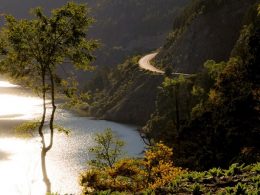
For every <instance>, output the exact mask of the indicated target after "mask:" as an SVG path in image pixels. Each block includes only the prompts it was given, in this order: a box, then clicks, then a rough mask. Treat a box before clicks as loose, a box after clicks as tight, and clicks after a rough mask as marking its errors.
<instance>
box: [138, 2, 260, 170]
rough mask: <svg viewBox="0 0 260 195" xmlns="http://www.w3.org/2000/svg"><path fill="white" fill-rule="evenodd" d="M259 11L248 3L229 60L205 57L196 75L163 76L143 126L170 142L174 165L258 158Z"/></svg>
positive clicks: (200, 165)
mask: <svg viewBox="0 0 260 195" xmlns="http://www.w3.org/2000/svg"><path fill="white" fill-rule="evenodd" d="M258 9H259V7H258ZM259 16H260V15H259V13H257V5H254V4H252V7H251V9H249V11H248V12H247V14H246V17H245V18H244V19H245V20H244V21H245V22H244V23H243V27H242V28H241V29H240V33H239V37H238V38H237V41H236V43H235V44H234V48H233V49H232V52H231V54H230V56H229V59H228V60H227V61H222V62H216V61H214V60H208V61H206V62H205V63H203V64H204V65H203V64H202V65H201V66H203V67H204V68H203V70H202V71H201V72H199V73H197V74H196V75H195V76H191V77H186V78H184V77H180V78H171V77H166V78H165V80H164V82H163V84H162V88H161V90H160V93H159V96H158V101H157V108H156V112H155V113H154V114H153V117H152V118H151V120H150V121H149V122H148V123H147V125H146V126H145V127H144V128H143V131H144V133H145V134H147V136H148V137H149V138H151V139H155V140H156V141H160V140H164V141H165V142H166V143H168V144H169V145H171V146H172V147H173V148H174V149H175V159H174V160H175V163H176V164H178V165H181V166H184V167H189V168H193V169H205V168H210V167H212V166H224V167H227V166H228V165H230V164H231V163H232V162H240V163H250V162H255V161H259V157H260V155H259V154H260V153H259V151H260V145H259V140H260V131H259V130H260V111H259V108H260V96H259V87H260V67H259V60H260V53H259V52H260V50H259V45H260V29H259V27H260V17H259Z"/></svg>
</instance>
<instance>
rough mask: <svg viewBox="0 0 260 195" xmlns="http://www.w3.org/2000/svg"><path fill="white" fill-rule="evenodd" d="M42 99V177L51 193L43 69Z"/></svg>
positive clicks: (43, 69)
mask: <svg viewBox="0 0 260 195" xmlns="http://www.w3.org/2000/svg"><path fill="white" fill-rule="evenodd" d="M41 76H42V99H43V113H42V119H41V123H40V126H39V135H40V137H41V139H42V151H41V166H42V175H43V181H44V183H45V185H46V193H50V192H51V182H50V180H49V177H48V175H47V168H46V153H47V150H46V145H45V137H44V134H43V127H44V124H45V118H46V81H45V77H46V70H45V68H42V75H41Z"/></svg>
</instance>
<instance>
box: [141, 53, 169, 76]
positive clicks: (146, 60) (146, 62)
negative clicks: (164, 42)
mask: <svg viewBox="0 0 260 195" xmlns="http://www.w3.org/2000/svg"><path fill="white" fill-rule="evenodd" d="M157 54H158V53H157V52H155V53H151V54H148V55H146V56H144V57H142V58H141V59H140V60H139V62H138V63H139V66H140V68H141V69H145V70H149V71H151V72H156V73H159V74H164V73H165V72H164V71H162V70H160V69H158V68H155V67H154V66H153V65H151V63H150V62H151V60H152V59H154V58H155V56H156V55H157Z"/></svg>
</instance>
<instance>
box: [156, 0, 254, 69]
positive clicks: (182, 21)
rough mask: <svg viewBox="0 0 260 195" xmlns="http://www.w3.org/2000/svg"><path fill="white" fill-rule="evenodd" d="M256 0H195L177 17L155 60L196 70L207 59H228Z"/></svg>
mask: <svg viewBox="0 0 260 195" xmlns="http://www.w3.org/2000/svg"><path fill="white" fill-rule="evenodd" d="M254 2H256V1H255V0H246V1H244V0H228V1H227V0H211V1H204V0H193V1H192V2H191V3H190V4H189V5H188V6H187V7H186V8H185V10H184V11H183V12H182V14H180V15H179V16H178V18H177V19H176V20H175V21H174V25H173V30H172V32H171V33H170V34H169V35H168V38H167V42H166V43H165V45H164V46H163V48H162V50H161V52H160V54H159V55H158V56H157V59H156V64H157V65H159V66H161V67H164V68H165V67H172V68H174V70H176V71H178V72H186V73H195V72H197V71H200V70H202V68H203V66H202V64H203V63H204V62H205V61H206V60H208V59H213V60H216V61H222V60H227V59H228V58H229V55H230V53H231V50H232V49H233V47H234V45H235V43H236V41H237V39H238V37H239V32H240V29H241V27H242V26H243V24H244V22H245V17H246V13H248V9H250V5H252V3H254Z"/></svg>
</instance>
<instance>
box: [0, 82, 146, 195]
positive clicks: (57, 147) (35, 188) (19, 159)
mask: <svg viewBox="0 0 260 195" xmlns="http://www.w3.org/2000/svg"><path fill="white" fill-rule="evenodd" d="M40 113H41V100H40V99H39V98H36V97H33V96H31V95H30V93H28V92H27V91H26V90H24V89H21V88H20V87H19V86H15V85H12V84H11V83H8V82H6V81H0V128H1V133H2V135H1V136H0V185H1V186H0V194H8V195H16V194H17V195H18V194H19V195H20V194H25V195H27V194H32V195H41V194H44V184H43V183H42V176H41V163H40V147H41V145H40V140H39V138H31V139H19V138H15V137H10V136H3V133H4V132H6V131H9V130H10V128H11V126H12V125H14V124H16V123H18V122H21V121H27V120H30V119H33V118H37V117H38V116H40ZM56 121H57V122H58V123H59V124H61V125H63V126H65V127H67V128H70V129H72V132H71V134H70V135H69V136H66V135H63V134H56V135H55V143H54V147H53V149H52V150H51V151H50V152H49V153H48V155H47V169H48V174H49V177H50V179H51V182H52V190H53V191H54V192H59V193H61V194H65V193H72V194H79V193H80V187H79V185H78V176H79V173H80V172H81V171H82V170H84V169H86V167H87V165H86V161H87V160H89V158H91V156H89V154H88V148H89V147H91V146H93V144H94V142H93V134H94V133H95V132H101V131H103V130H104V129H105V128H112V129H113V131H114V132H115V133H116V134H117V135H118V136H119V137H120V138H121V139H123V140H125V141H126V143H127V145H126V147H125V149H126V151H127V152H128V153H127V154H128V155H130V156H137V155H140V154H141V152H142V151H143V148H144V145H143V142H142V140H141V138H140V137H139V134H138V132H137V131H136V127H134V126H128V125H122V124H118V123H114V122H109V121H103V120H92V119H90V118H86V117H80V116H76V115H73V114H72V113H70V112H68V111H66V110H61V109H59V110H58V111H57V117H56Z"/></svg>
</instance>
